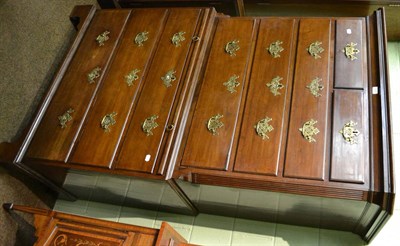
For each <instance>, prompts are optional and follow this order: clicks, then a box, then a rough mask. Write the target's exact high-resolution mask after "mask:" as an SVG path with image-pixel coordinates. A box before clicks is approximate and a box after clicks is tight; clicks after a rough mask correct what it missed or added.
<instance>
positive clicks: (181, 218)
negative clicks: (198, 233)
mask: <svg viewBox="0 0 400 246" xmlns="http://www.w3.org/2000/svg"><path fill="white" fill-rule="evenodd" d="M194 219H195V217H194V216H189V215H182V214H173V213H165V212H158V214H157V219H156V223H155V225H154V228H157V229H158V228H160V227H161V223H162V222H163V221H166V222H168V223H169V224H170V225H171V226H172V227H173V228H174V229H175V230H176V231H177V232H178V233H179V234H181V235H182V236H183V237H184V238H185V239H186V240H188V241H189V239H190V234H191V233H192V228H193V223H194Z"/></svg>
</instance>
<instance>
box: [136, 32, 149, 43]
mask: <svg viewBox="0 0 400 246" xmlns="http://www.w3.org/2000/svg"><path fill="white" fill-rule="evenodd" d="M148 35H149V32H147V31H144V32H139V33H138V34H137V35H136V36H135V39H134V42H135V44H136V45H137V46H143V43H144V42H146V41H147V40H148V39H149V36H148Z"/></svg>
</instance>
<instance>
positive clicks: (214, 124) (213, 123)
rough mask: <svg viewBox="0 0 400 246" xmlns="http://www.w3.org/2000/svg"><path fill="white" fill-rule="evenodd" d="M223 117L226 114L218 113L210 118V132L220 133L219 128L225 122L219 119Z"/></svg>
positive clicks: (208, 125)
mask: <svg viewBox="0 0 400 246" xmlns="http://www.w3.org/2000/svg"><path fill="white" fill-rule="evenodd" d="M222 117H224V116H223V115H221V114H217V115H214V116H212V117H211V118H210V119H208V121H207V129H208V131H209V132H211V133H212V135H218V132H217V130H218V129H219V128H221V127H223V126H224V123H222V122H221V121H219V120H220V119H221V118H222Z"/></svg>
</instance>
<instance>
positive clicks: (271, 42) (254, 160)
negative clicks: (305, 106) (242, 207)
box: [234, 19, 296, 176]
mask: <svg viewBox="0 0 400 246" xmlns="http://www.w3.org/2000/svg"><path fill="white" fill-rule="evenodd" d="M295 33H296V32H295V21H294V20H293V19H286V20H285V19H266V20H262V21H261V24H260V29H259V34H258V38H257V47H256V53H255V58H254V64H253V67H252V74H251V79H250V84H249V91H248V93H247V100H246V106H245V110H244V114H243V124H242V127H241V131H240V139H239V145H238V148H237V155H236V161H235V167H234V171H236V172H247V173H257V174H267V175H275V176H276V175H277V173H278V165H279V162H280V154H281V153H282V152H283V151H284V146H285V144H284V137H285V136H286V130H285V129H286V128H287V120H286V118H287V113H288V106H287V105H289V104H288V103H289V102H290V101H288V100H290V95H291V93H290V92H291V87H292V76H293V74H292V70H293V60H294V59H293V58H294V53H295V47H293V46H295V44H296V40H295V39H293V38H295V37H296V35H295ZM284 121H285V122H286V123H284ZM285 126H286V127H285ZM282 148H283V149H282Z"/></svg>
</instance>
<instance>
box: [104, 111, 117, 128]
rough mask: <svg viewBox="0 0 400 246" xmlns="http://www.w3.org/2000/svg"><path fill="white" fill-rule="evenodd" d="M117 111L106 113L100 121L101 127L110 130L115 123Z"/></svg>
mask: <svg viewBox="0 0 400 246" xmlns="http://www.w3.org/2000/svg"><path fill="white" fill-rule="evenodd" d="M116 115H117V113H115V112H112V113H111V114H106V115H105V116H104V117H103V119H102V120H101V122H100V125H101V128H103V129H104V131H105V132H110V127H111V126H113V125H115V123H116V121H115V116H116Z"/></svg>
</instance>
